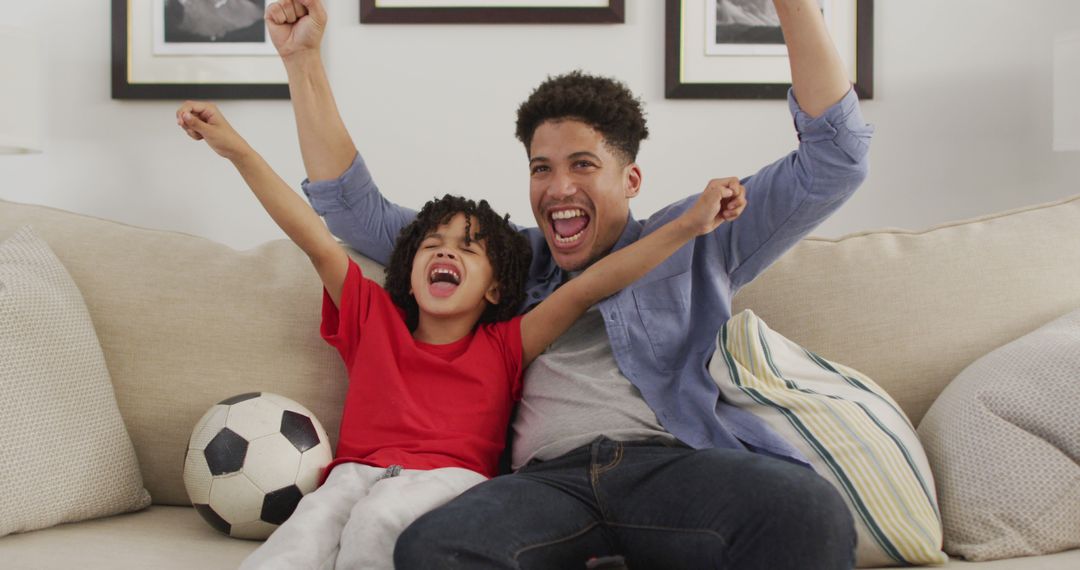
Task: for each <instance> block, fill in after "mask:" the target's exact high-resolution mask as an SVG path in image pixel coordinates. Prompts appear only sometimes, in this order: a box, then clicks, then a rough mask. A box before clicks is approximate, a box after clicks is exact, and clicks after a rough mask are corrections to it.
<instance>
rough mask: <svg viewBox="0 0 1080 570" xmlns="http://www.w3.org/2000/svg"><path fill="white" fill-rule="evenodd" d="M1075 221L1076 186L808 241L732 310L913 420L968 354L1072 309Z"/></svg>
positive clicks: (1079, 215) (1078, 243) (1079, 261)
mask: <svg viewBox="0 0 1080 570" xmlns="http://www.w3.org/2000/svg"><path fill="white" fill-rule="evenodd" d="M929 206H932V204H931V205H929ZM735 223H738V222H735ZM1077 228H1080V195H1078V196H1074V197H1072V198H1069V199H1066V200H1061V201H1058V202H1053V203H1050V204H1043V205H1039V206H1033V207H1030V208H1023V209H1019V210H1013V211H1009V212H1004V213H1001V214H995V215H991V216H986V217H982V218H978V219H974V220H969V221H962V222H956V223H951V224H947V225H943V226H938V227H935V228H932V229H929V230H926V231H906V230H877V231H870V232H864V233H858V234H853V235H848V236H844V237H841V238H838V239H824V238H808V239H804V240H803V241H801V242H800V243H799V244H798V245H796V246H795V247H794V248H792V249H791V250H790V251H789V252H788V253H787V254H786V255H784V256H783V257H782V258H781V259H780V260H778V261H777V262H776V264H775V265H773V266H772V267H770V268H769V269H768V270H767V271H766V272H765V273H763V274H762V275H761V276H759V277H758V278H757V279H756V280H754V281H753V282H752V283H750V284H749V285H747V286H746V287H744V288H743V289H742V290H741V291H740V292H739V293H738V295H737V296H736V297H735V300H734V307H733V310H734V312H735V313H737V312H739V311H741V310H743V309H746V308H749V309H753V310H754V312H755V313H757V314H758V315H760V316H761V318H762V319H764V320H765V321H766V322H768V323H769V325H770V326H771V327H773V328H774V329H776V330H779V331H783V332H784V335H785V336H787V337H788V338H790V339H791V340H793V341H795V342H796V343H798V344H800V345H802V346H805V347H806V348H807V349H809V350H811V351H813V352H816V353H818V354H821V355H823V356H825V357H826V358H830V359H832V360H836V361H838V362H843V363H844V364H847V365H848V366H851V367H852V368H855V369H857V370H860V371H861V372H863V373H865V374H866V375H868V376H870V377H871V378H873V379H874V380H875V381H877V383H878V384H879V385H881V387H882V388H884V389H885V390H887V391H888V392H889V394H891V395H892V397H893V398H895V399H896V401H897V402H899V404H900V405H901V407H903V409H904V411H905V412H907V414H908V417H910V418H911V420H912V422H913V423H914V424H916V425H918V423H919V421H920V420H921V419H922V416H923V414H924V413H926V409H927V408H929V407H930V404H931V403H932V402H933V401H934V398H935V397H937V395H938V394H939V393H940V392H941V390H942V389H943V388H944V387H945V385H946V384H948V383H949V381H951V380H952V379H953V378H955V377H956V375H957V374H958V373H959V372H960V371H961V370H962V369H963V368H964V367H965V366H967V365H968V364H970V363H971V362H972V361H973V360H975V359H976V358H978V357H980V356H982V355H984V354H986V353H987V352H989V351H991V350H993V349H994V348H996V347H998V346H1001V345H1002V344H1005V343H1006V342H1008V341H1010V340H1012V339H1015V338H1018V337H1020V336H1021V335H1023V334H1025V333H1027V332H1030V331H1033V330H1035V329H1036V328H1038V327H1039V326H1041V325H1042V324H1043V323H1046V322H1048V321H1049V320H1050V319H1053V318H1055V317H1057V316H1060V315H1063V314H1065V312H1067V311H1069V310H1070V309H1072V308H1074V307H1077V306H1080V271H1077V269H1076V268H1077V267H1080V239H1077V235H1078V234H1077ZM733 314H734V313H733Z"/></svg>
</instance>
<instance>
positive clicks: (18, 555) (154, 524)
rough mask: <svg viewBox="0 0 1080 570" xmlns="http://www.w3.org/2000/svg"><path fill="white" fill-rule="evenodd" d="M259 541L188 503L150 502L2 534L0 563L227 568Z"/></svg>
mask: <svg viewBox="0 0 1080 570" xmlns="http://www.w3.org/2000/svg"><path fill="white" fill-rule="evenodd" d="M261 544H262V542H259V541H251V540H240V539H236V538H229V537H227V536H225V535H223V534H221V533H219V532H217V531H216V530H214V529H212V528H210V526H209V525H207V524H206V523H205V522H203V520H202V518H200V517H199V515H198V514H197V513H196V512H195V509H193V508H191V507H164V506H152V507H150V508H149V509H146V510H144V511H139V512H137V513H131V514H125V515H118V516H114V517H108V518H104V519H98V520H94V521H87V522H81V523H76V524H65V525H60V526H56V527H53V528H50V529H46V530H39V531H36V532H29V533H26V534H15V535H11V536H7V537H4V538H0V560H3V563H2V564H0V566H3V567H4V568H28V569H29V568H33V569H34V570H71V569H78V570H116V569H121V568H131V569H135V568H138V569H140V570H141V569H148V568H153V569H154V570H192V569H193V568H198V569H199V570H215V569H226V568H228V569H230V570H231V569H235V568H236V567H238V566H240V562H241V561H242V560H243V559H244V558H246V557H247V555H248V554H250V553H251V552H252V551H254V550H255V548H256V547H258V546H259V545H261Z"/></svg>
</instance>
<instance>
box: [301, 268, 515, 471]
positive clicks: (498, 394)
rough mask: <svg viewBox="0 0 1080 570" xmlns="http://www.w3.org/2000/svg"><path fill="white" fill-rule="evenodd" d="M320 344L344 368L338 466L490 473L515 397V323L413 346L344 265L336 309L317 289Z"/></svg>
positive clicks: (397, 315) (395, 318)
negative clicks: (329, 348)
mask: <svg viewBox="0 0 1080 570" xmlns="http://www.w3.org/2000/svg"><path fill="white" fill-rule="evenodd" d="M320 332H321V333H322V337H323V339H325V340H326V342H327V343H329V344H330V345H331V346H333V347H334V348H336V349H337V350H338V352H339V353H340V354H341V357H342V358H343V359H344V360H345V368H346V370H348V372H349V389H348V392H347V394H346V396H345V410H344V412H343V414H342V418H341V435H340V438H339V440H338V445H337V451H336V452H335V453H334V457H335V459H334V461H333V462H332V463H331V464H330V465H329V466H328V467H327V468H326V469H325V470H324V472H323V480H324V481H325V479H326V475H327V474H329V473H330V470H331V469H333V468H334V466H336V465H339V464H341V463H346V462H359V463H365V464H367V465H373V466H376V467H388V466H390V465H402V466H404V467H405V468H406V469H435V468H439V467H464V468H466V469H471V470H473V471H476V472H477V473H480V474H482V475H486V476H488V477H493V476H495V475H496V474H497V471H498V461H499V454H500V453H501V452H502V449H503V447H504V445H505V443H506V426H507V424H508V422H509V421H510V411H511V409H512V408H513V405H514V403H515V402H517V401H518V400H519V399H521V374H522V367H521V359H522V348H521V317H516V318H514V319H511V320H509V321H504V322H500V323H488V324H482V325H479V326H477V327H476V329H474V330H473V332H472V333H471V334H469V335H467V336H466V337H465V338H462V339H461V340H458V341H455V342H452V343H450V344H443V345H433V344H426V343H423V342H419V341H417V340H415V339H413V337H412V335H411V334H409V329H408V327H406V326H405V318H404V312H403V311H402V310H401V309H400V308H398V306H397V305H395V304H394V303H393V301H391V300H390V294H389V293H387V292H386V290H385V289H383V288H382V287H380V286H379V285H378V284H377V283H375V282H374V281H371V280H370V279H367V278H366V277H364V276H363V275H362V274H361V272H360V267H359V266H358V265H356V263H355V262H353V261H352V260H349V269H348V273H347V274H346V276H345V285H344V286H343V287H342V289H341V307H340V309H339V308H338V307H335V306H334V302H333V300H332V299H331V298H330V295H329V294H328V293H326V291H325V290H324V291H323V307H322V326H321V330H320Z"/></svg>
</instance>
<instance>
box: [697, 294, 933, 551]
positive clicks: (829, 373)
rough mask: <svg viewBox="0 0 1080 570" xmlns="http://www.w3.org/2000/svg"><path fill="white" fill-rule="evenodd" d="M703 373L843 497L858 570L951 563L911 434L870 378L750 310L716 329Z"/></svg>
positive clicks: (902, 417) (925, 466) (921, 455)
mask: <svg viewBox="0 0 1080 570" xmlns="http://www.w3.org/2000/svg"><path fill="white" fill-rule="evenodd" d="M709 372H710V374H712V376H713V379H714V380H715V381H716V384H717V386H719V387H720V392H721V393H722V394H723V396H724V398H725V399H726V400H727V401H728V402H731V403H732V404H734V405H736V406H739V407H740V408H743V409H745V410H748V411H750V412H752V413H753V414H754V415H756V416H758V417H759V418H762V419H763V420H765V422H767V423H768V424H769V426H770V427H772V428H773V429H774V430H775V431H776V432H777V433H778V434H780V435H781V436H783V437H784V438H785V439H787V440H788V441H789V442H791V444H792V445H794V446H795V447H796V448H797V449H799V450H800V451H801V452H802V453H803V455H804V456H806V457H807V458H808V459H809V460H810V463H811V464H812V465H813V466H814V469H815V470H816V471H817V473H818V474H819V475H821V476H822V477H824V478H825V479H826V480H827V481H829V482H830V483H832V485H833V486H834V487H836V489H837V491H839V492H840V495H841V496H842V497H843V498H844V501H845V502H846V503H847V505H848V508H849V509H851V515H852V517H853V518H854V520H855V530H856V531H857V533H858V537H859V541H858V547H857V548H856V550H855V562H856V564H857V565H858V566H859V567H860V568H865V567H868V566H878V565H892V564H898V565H908V564H941V563H943V562H945V561H946V560H947V559H948V557H946V556H945V553H944V552H942V551H941V520H940V517H939V516H938V511H937V501H936V498H935V494H934V481H933V475H932V474H931V473H930V465H929V463H928V462H927V461H926V455H924V453H923V449H922V445H920V443H919V438H918V437H917V436H916V435H915V428H914V427H912V425H911V423H910V422H909V421H908V419H907V417H906V416H905V415H904V413H903V412H902V411H901V410H900V407H899V406H898V405H897V404H896V402H894V401H893V400H892V398H890V397H889V395H888V394H886V393H885V391H884V390H882V389H881V388H879V387H878V386H877V385H876V384H875V383H874V381H873V380H871V379H869V378H867V377H866V376H864V375H862V374H860V373H859V372H858V371H856V370H852V369H850V368H848V367H846V366H843V365H840V364H836V363H833V362H829V361H827V360H825V359H823V358H821V357H819V356H818V355H816V354H813V353H810V352H808V351H806V349H804V348H802V347H801V346H799V345H797V344H795V343H793V342H791V341H790V340H788V339H786V338H784V337H783V336H782V335H781V334H779V333H777V332H776V331H774V330H772V329H770V328H769V327H768V325H766V324H765V322H764V321H762V320H761V319H759V318H758V317H757V315H755V314H754V313H753V311H743V312H741V313H739V314H737V315H735V316H734V317H732V318H731V319H729V320H728V321H727V323H725V324H724V326H723V327H722V328H721V329H720V334H719V335H718V338H717V345H716V353H715V354H714V355H713V357H712V360H711V361H710V362H709Z"/></svg>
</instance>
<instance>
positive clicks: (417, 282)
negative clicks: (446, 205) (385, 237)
mask: <svg viewBox="0 0 1080 570" xmlns="http://www.w3.org/2000/svg"><path fill="white" fill-rule="evenodd" d="M478 226H479V222H478V221H477V220H476V218H472V223H471V227H470V230H471V231H472V236H471V237H472V239H471V241H469V242H468V244H466V242H465V214H462V213H458V214H455V215H454V217H453V218H451V219H450V221H449V222H447V223H445V224H442V225H440V226H439V227H437V228H435V229H434V230H432V231H431V232H430V233H429V234H428V235H427V236H426V237H425V238H424V239H423V241H421V242H420V248H419V249H418V250H417V251H416V255H415V256H414V257H413V264H412V274H411V276H410V284H411V288H412V294H413V297H415V298H416V304H417V305H419V307H420V312H421V314H427V315H432V316H437V317H458V316H468V315H475V319H476V320H479V319H480V315H481V314H483V312H484V309H486V308H487V304H488V303H491V304H497V303H498V302H499V286H498V283H497V282H496V281H495V277H494V271H493V270H492V268H491V261H490V260H489V259H488V256H487V242H486V240H477V239H476V238H475V235H476V231H477V230H478V229H479V227H478Z"/></svg>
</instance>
